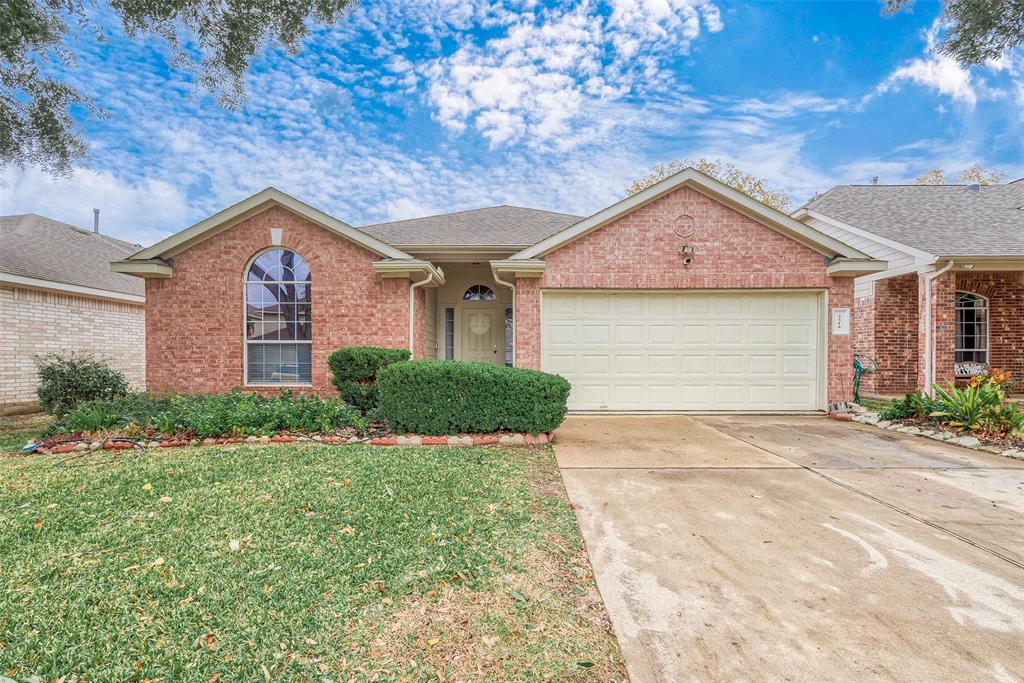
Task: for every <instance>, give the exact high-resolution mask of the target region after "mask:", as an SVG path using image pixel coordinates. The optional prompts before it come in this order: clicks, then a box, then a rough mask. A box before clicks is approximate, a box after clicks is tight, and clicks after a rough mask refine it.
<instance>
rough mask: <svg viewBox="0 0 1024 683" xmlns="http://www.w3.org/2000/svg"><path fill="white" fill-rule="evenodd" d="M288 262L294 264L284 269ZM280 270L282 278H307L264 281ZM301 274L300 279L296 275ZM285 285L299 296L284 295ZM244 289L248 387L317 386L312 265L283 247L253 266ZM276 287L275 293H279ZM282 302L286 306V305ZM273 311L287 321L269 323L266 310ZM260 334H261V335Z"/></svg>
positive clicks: (246, 277) (271, 252)
mask: <svg viewBox="0 0 1024 683" xmlns="http://www.w3.org/2000/svg"><path fill="white" fill-rule="evenodd" d="M274 254H281V255H283V254H290V258H288V259H286V258H285V257H284V256H277V257H276V261H275V260H274V256H273V255H274ZM268 255H271V256H268ZM285 260H288V261H290V265H287V266H286V265H284V262H285ZM268 264H269V267H268ZM256 268H260V269H261V270H262V271H263V273H264V277H259V276H258V274H257V273H256V272H255V269H256ZM275 268H276V269H278V270H277V272H278V273H280V274H285V273H290V274H291V275H292V276H293V277H298V276H303V277H304V279H295V280H282V279H279V278H271V279H264V278H265V277H266V276H267V275H269V274H270V272H271V270H273V269H275ZM296 273H298V274H299V275H298V276H296ZM280 285H285V286H289V285H291V286H293V290H294V291H292V292H288V291H287V290H285V291H282V290H281V288H280V287H279V286H280ZM242 286H243V305H244V308H245V327H244V330H243V337H244V340H243V341H244V344H245V367H244V372H245V384H246V385H251V386H289V385H296V386H309V385H310V384H312V374H313V368H312V348H313V347H312V344H313V339H312V336H313V335H312V324H313V320H312V317H313V314H312V289H313V286H312V273H311V271H310V268H309V265H308V264H307V263H306V261H305V260H304V259H303V258H302V257H301V256H299V254H297V253H296V252H294V251H291V250H289V249H283V248H277V249H270V250H267V251H264V252H263V253H261V254H259V255H257V256H256V257H255V258H254V259H253V260H252V261H251V262H250V264H249V267H248V268H247V269H246V274H245V279H244V282H243V285H242ZM272 288H275V289H276V291H275V289H272ZM250 293H252V294H254V295H255V294H258V296H253V297H250ZM282 295H284V296H282ZM254 299H255V300H254ZM282 301H284V303H281V302H282ZM250 306H252V308H250ZM271 306H276V307H278V311H279V312H280V315H281V318H280V319H278V320H276V321H272V322H270V323H268V322H267V320H266V315H267V314H266V313H265V309H266V308H269V307H271ZM277 313H278V312H275V313H272V314H271V315H276V314H277ZM274 325H276V328H274V329H270V330H268V329H267V327H268V326H274ZM257 331H258V332H260V334H258V335H257V334H255V333H256V332H257ZM282 331H284V332H285V335H284V336H285V338H284V339H282V338H281V336H282V334H281V332H282ZM290 337H291V338H290ZM301 337H305V338H301Z"/></svg>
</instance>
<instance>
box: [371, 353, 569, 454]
mask: <svg viewBox="0 0 1024 683" xmlns="http://www.w3.org/2000/svg"><path fill="white" fill-rule="evenodd" d="M377 388H378V390H379V392H380V415H381V417H382V418H384V419H385V420H386V421H387V423H388V425H389V426H390V427H391V428H392V429H393V430H394V431H396V432H413V433H416V434H430V435H435V436H440V435H445V434H460V433H464V432H469V433H473V432H483V433H490V432H499V431H511V432H529V433H531V434H538V433H540V432H550V431H553V430H554V429H556V428H557V427H558V426H559V425H560V424H562V420H564V419H565V413H566V410H567V409H566V402H567V401H568V399H569V382H568V381H566V380H565V379H564V378H563V377H559V376H558V375H549V374H547V373H545V372H539V371H537V370H526V369H524V368H507V367H503V366H500V365H491V364H489V363H464V362H462V361H432V360H418V361H405V362H402V363H395V364H393V365H389V366H387V367H386V368H382V369H381V370H380V372H378V373H377Z"/></svg>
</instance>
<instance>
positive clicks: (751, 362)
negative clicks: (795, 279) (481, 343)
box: [541, 290, 825, 411]
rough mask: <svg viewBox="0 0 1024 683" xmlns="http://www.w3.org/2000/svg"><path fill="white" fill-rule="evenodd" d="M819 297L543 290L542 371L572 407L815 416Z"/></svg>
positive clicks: (820, 375)
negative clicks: (554, 378)
mask: <svg viewBox="0 0 1024 683" xmlns="http://www.w3.org/2000/svg"><path fill="white" fill-rule="evenodd" d="M822 296H823V295H822V294H820V293H819V292H813V291H792V292H777V291H772V292H759V291H757V290H744V291H724V292H708V291H676V292H636V291H628V292H627V291H623V292H593V293H592V292H561V291H558V290H545V291H544V293H543V299H542V314H541V319H542V323H541V326H542V331H541V369H542V370H545V371H547V372H554V373H557V374H560V375H562V376H563V377H565V378H566V379H568V380H569V382H570V383H571V384H572V393H571V395H570V398H569V407H570V409H572V410H698V411H702V410H732V411H742V410H751V411H809V410H816V409H819V408H821V407H822V405H821V403H822V398H821V397H822V386H823V382H824V374H825V370H824V362H823V358H824V346H823V344H822V341H821V336H822V332H821V317H820V313H819V307H820V305H821V297H822Z"/></svg>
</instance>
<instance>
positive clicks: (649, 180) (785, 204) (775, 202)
mask: <svg viewBox="0 0 1024 683" xmlns="http://www.w3.org/2000/svg"><path fill="white" fill-rule="evenodd" d="M687 168H694V169H696V170H698V171H700V172H701V173H703V174H704V175H709V176H711V177H712V178H714V179H715V180H720V181H722V182H723V183H725V184H726V185H728V186H729V187H732V188H733V189H736V190H739V191H740V192H742V193H743V194H745V195H747V196H749V197H753V198H754V199H756V200H757V201H759V202H761V203H763V204H767V205H768V206H770V207H772V208H774V209H778V210H779V211H782V212H784V213H785V212H787V211H789V207H790V206H791V205H792V203H793V202H792V200H791V199H790V198H789V195H788V194H786V193H785V192H784V191H782V190H774V189H771V188H770V187H769V186H768V181H766V180H763V179H762V178H758V177H757V176H755V175H752V174H750V173H744V172H743V171H741V170H740V169H738V168H737V167H736V166H734V165H732V164H730V163H725V162H723V161H722V160H720V159H714V160H712V159H708V158H706V157H700V158H698V159H696V160H693V159H680V160H677V161H670V162H668V163H667V164H658V165H657V166H655V167H654V168H652V169H651V172H650V173H649V174H647V175H646V176H644V177H642V178H637V179H636V180H634V181H633V184H632V185H630V186H629V187H627V188H626V195H627V196H630V197H631V196H633V195H635V194H637V193H639V192H643V191H644V190H646V189H647V188H648V187H650V186H651V185H654V184H655V183H657V182H660V181H662V180H664V179H665V178H668V177H669V176H671V175H675V174H676V173H679V172H680V171H682V170H684V169H687Z"/></svg>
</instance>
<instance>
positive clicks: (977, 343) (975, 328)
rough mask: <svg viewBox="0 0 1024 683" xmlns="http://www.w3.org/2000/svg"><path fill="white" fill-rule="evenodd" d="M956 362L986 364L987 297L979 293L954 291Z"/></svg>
mask: <svg viewBox="0 0 1024 683" xmlns="http://www.w3.org/2000/svg"><path fill="white" fill-rule="evenodd" d="M956 362H957V363H958V364H960V363H964V364H984V365H987V364H988V299H986V298H985V297H983V296H981V295H980V294H974V293H973V292H957V293H956ZM957 369H958V371H959V369H960V366H959V365H958V368H957ZM975 369H977V368H975ZM957 374H961V375H963V374H977V373H975V372H970V373H967V372H958V373H957Z"/></svg>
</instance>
